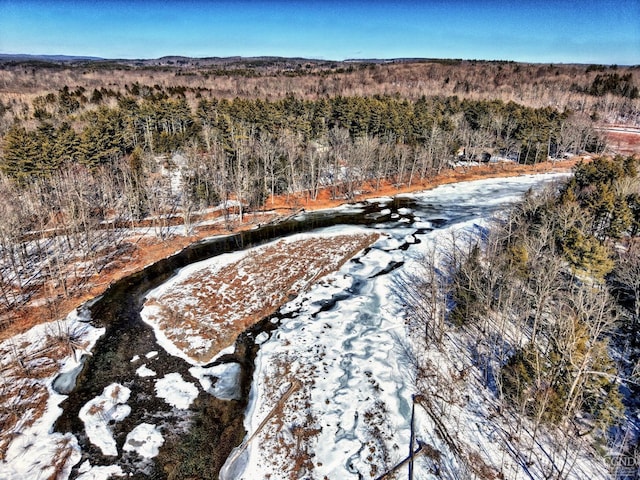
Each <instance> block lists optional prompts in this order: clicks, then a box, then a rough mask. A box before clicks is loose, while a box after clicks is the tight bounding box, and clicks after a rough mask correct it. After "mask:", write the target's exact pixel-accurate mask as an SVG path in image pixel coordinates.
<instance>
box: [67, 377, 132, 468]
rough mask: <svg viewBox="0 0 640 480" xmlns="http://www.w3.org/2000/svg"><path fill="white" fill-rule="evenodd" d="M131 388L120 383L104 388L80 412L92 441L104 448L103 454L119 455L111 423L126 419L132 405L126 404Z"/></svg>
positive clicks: (101, 448)
mask: <svg viewBox="0 0 640 480" xmlns="http://www.w3.org/2000/svg"><path fill="white" fill-rule="evenodd" d="M129 395H131V390H129V389H128V388H127V387H125V386H123V385H120V384H119V383H112V384H111V385H109V386H107V387H105V388H104V390H103V391H102V395H99V396H97V397H95V398H94V399H92V400H89V401H88V402H87V403H86V404H85V405H84V406H83V407H82V408H81V409H80V413H79V417H80V420H82V421H83V422H84V429H85V432H86V433H87V436H88V437H89V440H90V441H91V443H93V444H94V445H95V446H96V447H98V448H100V450H102V454H103V455H107V456H117V455H118V449H117V447H116V441H115V439H114V438H113V435H112V433H111V428H110V427H109V425H110V424H111V423H113V422H120V421H122V420H124V419H125V418H126V417H127V416H128V415H129V414H130V413H131V407H130V406H129V405H126V402H127V400H129Z"/></svg>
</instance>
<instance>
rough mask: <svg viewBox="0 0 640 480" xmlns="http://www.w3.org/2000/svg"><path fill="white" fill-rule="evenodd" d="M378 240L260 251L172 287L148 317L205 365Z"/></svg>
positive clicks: (324, 241) (323, 240)
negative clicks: (156, 311)
mask: <svg viewBox="0 0 640 480" xmlns="http://www.w3.org/2000/svg"><path fill="white" fill-rule="evenodd" d="M378 238H379V236H378V235H377V234H369V235H340V236H334V237H312V238H305V239H301V240H298V241H295V242H290V241H285V240H281V241H278V242H276V243H273V244H270V245H267V246H265V247H259V248H257V249H255V250H254V251H252V252H251V253H249V254H248V255H246V256H245V257H243V258H242V259H240V260H238V261H236V262H233V263H231V264H228V265H225V266H223V267H222V268H220V269H219V270H217V271H215V273H214V274H211V273H210V271H209V270H203V271H201V272H199V273H196V274H194V275H191V276H190V277H189V278H188V279H185V280H184V281H183V282H180V283H178V284H176V285H174V286H173V287H172V288H171V290H170V291H169V292H166V293H165V294H164V295H163V296H162V297H160V298H158V299H155V300H153V301H150V302H149V304H151V305H154V304H155V305H157V306H159V307H160V308H159V310H158V314H154V315H151V316H150V319H151V320H152V321H154V322H156V323H157V324H158V325H159V326H160V328H161V329H162V330H163V331H164V334H165V335H166V336H167V338H169V339H170V340H171V341H172V342H173V343H174V345H176V346H177V347H178V348H180V349H181V350H182V351H183V352H184V353H185V354H187V355H188V356H189V357H191V358H193V359H195V360H198V361H201V362H208V361H210V360H211V359H212V358H213V357H214V356H215V355H216V354H217V353H218V352H219V351H220V350H222V349H223V348H225V347H227V346H229V345H231V344H232V343H233V342H234V341H235V339H236V337H237V336H238V335H239V334H240V333H241V332H243V331H244V330H246V329H247V327H249V326H251V325H253V324H254V323H256V322H258V321H260V320H261V319H263V318H265V317H266V316H268V315H271V314H273V313H274V312H275V311H276V310H277V309H278V308H279V307H280V306H281V305H283V304H284V303H286V302H287V301H288V300H290V299H291V298H293V297H295V296H296V295H298V294H300V293H302V292H304V291H305V290H307V289H308V288H309V286H310V285H311V284H312V283H313V282H314V281H316V280H317V279H319V278H321V277H323V276H325V275H327V274H328V273H330V272H333V271H335V270H337V269H338V268H340V266H342V264H344V263H345V262H346V261H347V260H348V259H349V258H351V257H353V256H354V255H355V254H356V253H357V252H359V251H360V250H363V249H364V248H366V247H368V246H369V245H371V244H372V243H373V242H375V241H376V240H377V239H378ZM194 339H198V341H197V342H196V341H194Z"/></svg>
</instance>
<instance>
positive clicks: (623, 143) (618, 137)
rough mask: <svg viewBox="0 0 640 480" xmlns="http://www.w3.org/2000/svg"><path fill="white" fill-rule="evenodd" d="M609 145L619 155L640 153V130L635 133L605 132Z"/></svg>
mask: <svg viewBox="0 0 640 480" xmlns="http://www.w3.org/2000/svg"><path fill="white" fill-rule="evenodd" d="M605 135H606V137H607V145H608V146H609V148H611V149H612V150H613V151H614V152H615V153H617V154H619V155H634V154H636V153H640V130H639V131H635V132H611V131H607V132H605Z"/></svg>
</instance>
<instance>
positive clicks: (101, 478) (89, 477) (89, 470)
mask: <svg viewBox="0 0 640 480" xmlns="http://www.w3.org/2000/svg"><path fill="white" fill-rule="evenodd" d="M78 473H80V475H79V476H78V477H77V479H76V480H109V479H110V478H112V477H123V476H124V472H123V471H122V468H120V467H119V466H117V465H108V466H94V467H92V466H91V463H90V462H89V460H87V461H85V462H84V463H83V464H82V465H80V468H79V469H78Z"/></svg>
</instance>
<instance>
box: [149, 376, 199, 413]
mask: <svg viewBox="0 0 640 480" xmlns="http://www.w3.org/2000/svg"><path fill="white" fill-rule="evenodd" d="M155 389H156V395H157V396H158V397H160V398H162V399H164V401H165V402H167V403H168V404H169V405H171V406H173V407H175V408H178V409H180V410H186V409H187V408H189V406H190V405H191V403H193V401H194V400H195V399H196V397H197V396H198V387H196V386H195V385H194V384H193V383H190V382H187V381H185V380H184V379H183V378H182V375H180V374H179V373H168V374H167V375H165V376H164V377H163V378H161V379H159V380H156V386H155Z"/></svg>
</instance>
